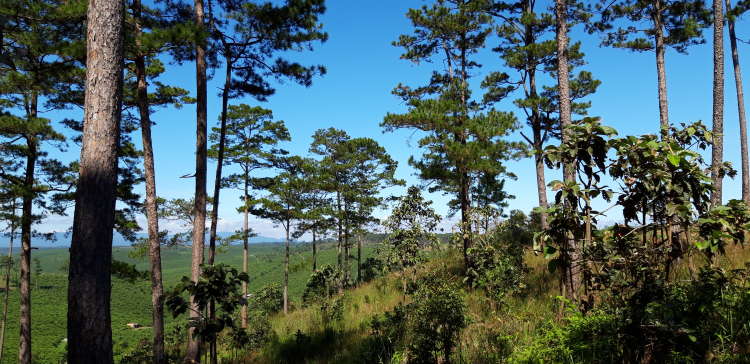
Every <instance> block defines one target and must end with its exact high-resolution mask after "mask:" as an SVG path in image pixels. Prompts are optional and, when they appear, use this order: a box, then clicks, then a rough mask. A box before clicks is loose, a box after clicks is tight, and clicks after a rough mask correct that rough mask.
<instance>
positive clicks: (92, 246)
mask: <svg viewBox="0 0 750 364" xmlns="http://www.w3.org/2000/svg"><path fill="white" fill-rule="evenodd" d="M124 19H125V6H124V3H122V2H118V1H114V2H106V1H104V2H99V1H95V2H91V6H89V8H88V13H87V37H86V39H87V50H88V53H87V54H88V56H87V60H86V66H87V71H86V85H87V86H86V91H85V95H86V96H85V100H86V106H85V115H84V123H83V139H82V149H81V162H80V170H79V178H78V186H77V189H76V208H75V213H74V217H73V237H72V240H71V248H70V274H69V276H68V279H69V283H68V361H69V362H72V363H113V362H114V361H113V357H112V327H111V316H110V299H111V296H110V295H111V277H110V266H111V261H112V230H113V229H114V223H115V200H116V190H117V185H118V181H117V162H118V158H117V151H118V146H119V143H118V141H119V136H120V117H121V111H122V109H121V108H122V85H123V78H122V65H123V64H124V56H123V48H124V44H123V43H124V27H123V24H124Z"/></svg>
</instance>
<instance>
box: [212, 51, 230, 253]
mask: <svg viewBox="0 0 750 364" xmlns="http://www.w3.org/2000/svg"><path fill="white" fill-rule="evenodd" d="M224 51H225V52H226V54H227V74H226V78H225V80H224V90H223V91H222V93H221V132H220V136H219V158H218V161H217V165H216V181H215V182H214V208H213V210H212V211H211V235H210V238H209V245H208V264H214V259H215V257H216V229H217V228H218V224H219V192H220V191H221V167H222V165H223V164H224V139H226V135H227V107H228V105H229V81H230V78H231V77H232V60H231V59H230V56H229V47H226V46H225V47H224Z"/></svg>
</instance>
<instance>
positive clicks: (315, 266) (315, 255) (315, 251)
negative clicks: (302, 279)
mask: <svg viewBox="0 0 750 364" xmlns="http://www.w3.org/2000/svg"><path fill="white" fill-rule="evenodd" d="M314 223H315V222H314ZM312 234H313V272H315V271H316V270H318V249H317V247H316V246H315V244H316V242H315V227H313V229H312Z"/></svg>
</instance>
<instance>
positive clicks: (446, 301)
mask: <svg viewBox="0 0 750 364" xmlns="http://www.w3.org/2000/svg"><path fill="white" fill-rule="evenodd" d="M413 299H414V308H413V309H414V313H413V316H412V320H413V322H412V327H411V335H410V339H411V340H412V344H411V345H410V348H411V350H410V351H409V363H439V362H443V363H451V362H452V358H451V354H452V352H453V348H454V346H455V345H456V342H457V341H458V336H459V334H460V333H461V330H463V329H464V328H465V327H466V325H467V324H468V319H467V318H466V316H465V315H466V303H465V302H464V299H463V297H462V295H461V286H460V285H458V284H457V283H456V282H453V281H450V280H449V279H448V278H446V277H445V276H444V275H443V274H440V273H439V272H430V273H428V274H426V275H424V276H423V277H422V279H420V282H419V289H418V290H417V291H416V293H415V294H414V297H413ZM439 358H442V361H441V360H440V359H439Z"/></svg>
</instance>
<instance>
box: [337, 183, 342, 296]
mask: <svg viewBox="0 0 750 364" xmlns="http://www.w3.org/2000/svg"><path fill="white" fill-rule="evenodd" d="M336 212H337V213H338V219H337V220H338V224H339V271H341V270H342V268H343V267H342V266H341V245H342V240H343V231H342V227H341V192H339V191H336ZM336 288H337V292H338V294H341V293H342V292H344V281H343V280H342V279H341V278H339V279H338V282H336Z"/></svg>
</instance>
